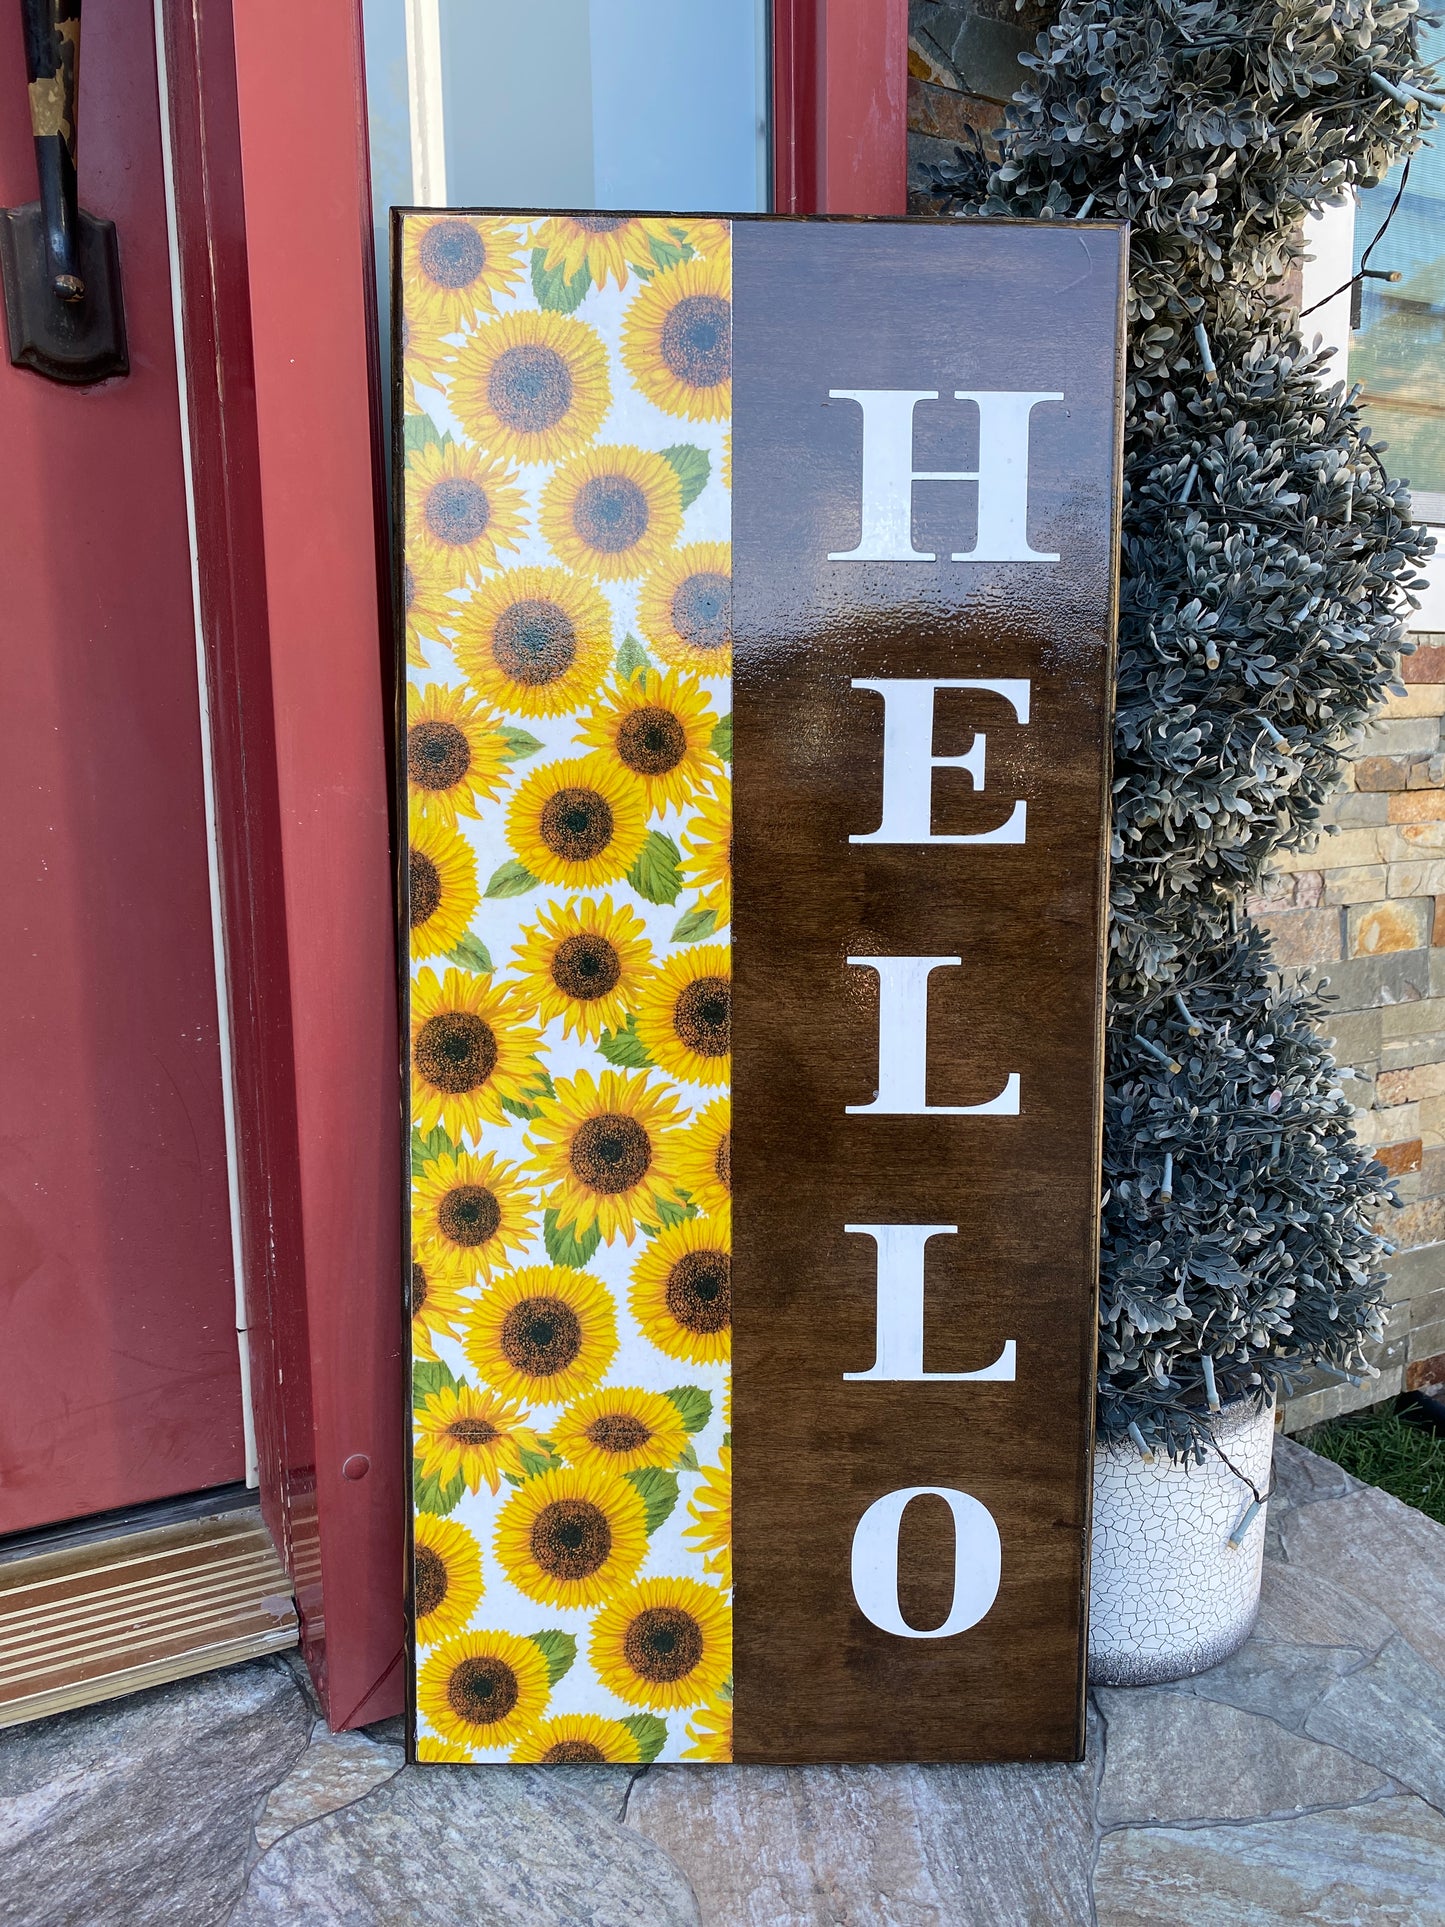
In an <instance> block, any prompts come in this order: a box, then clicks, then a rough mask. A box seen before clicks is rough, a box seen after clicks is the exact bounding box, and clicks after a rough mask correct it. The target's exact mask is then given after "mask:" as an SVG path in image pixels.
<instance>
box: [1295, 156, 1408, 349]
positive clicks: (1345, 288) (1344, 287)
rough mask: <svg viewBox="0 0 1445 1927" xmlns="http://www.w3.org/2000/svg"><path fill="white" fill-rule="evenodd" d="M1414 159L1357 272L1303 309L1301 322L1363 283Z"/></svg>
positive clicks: (1406, 168) (1397, 203)
mask: <svg viewBox="0 0 1445 1927" xmlns="http://www.w3.org/2000/svg"><path fill="white" fill-rule="evenodd" d="M1414 158H1415V156H1414V155H1413V154H1407V155H1406V156H1405V165H1404V167H1403V168H1402V169H1401V171H1400V185H1399V186H1398V187H1397V188H1396V189H1395V198H1394V200H1393V201H1391V203H1390V211H1389V213H1388V214H1387V215H1386V216H1385V218H1384V220H1383V221H1381V223H1380V225H1379V226H1378V227H1377V228H1376V229H1375V235H1374V239H1373V240H1372V241H1371V242H1370V245H1369V246H1368V247H1367V248H1366V249H1365V251H1364V253H1363V254H1362V255H1361V256H1360V265H1359V267H1358V268H1356V270H1355V272H1354V273H1353V274H1352V275H1351V276H1350V278H1349V280H1348V281H1346V282H1344V283H1342V284H1341V286H1339V287H1338V288H1336V289H1335V291H1334V293H1333V294H1327V295H1326V296H1325V297H1324V299H1323V300H1322V301H1312V302H1311V303H1310V305H1309V306H1308V307H1307V308H1301V309H1300V312H1299V318H1300V320H1301V321H1303V320H1304V318H1305V316H1306V315H1307V314H1313V313H1314V311H1315V309H1316V308H1327V307H1328V306H1329V304H1330V303H1331V302H1332V301H1334V300H1337V299H1338V297H1339V296H1340V295H1342V294H1347V293H1348V292H1349V290H1350V289H1351V288H1352V287H1354V285H1355V283H1356V282H1357V281H1361V280H1363V279H1364V274H1365V269H1366V267H1367V266H1368V265H1369V260H1370V256H1371V255H1372V254H1373V253H1374V252H1375V249H1376V247H1377V246H1378V245H1379V242H1380V237H1381V236H1382V235H1383V234H1384V232H1385V229H1386V228H1387V227H1388V226H1389V225H1390V223H1391V221H1393V220H1394V218H1395V210H1396V209H1397V208H1398V207H1399V205H1400V198H1401V196H1402V195H1403V194H1404V192H1405V183H1406V182H1407V181H1408V180H1409V178H1410V163H1411V161H1412V160H1414Z"/></svg>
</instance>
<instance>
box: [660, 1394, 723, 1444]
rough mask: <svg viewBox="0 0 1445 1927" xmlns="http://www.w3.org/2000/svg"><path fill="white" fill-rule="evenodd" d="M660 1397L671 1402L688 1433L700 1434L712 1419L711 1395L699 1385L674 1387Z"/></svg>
mask: <svg viewBox="0 0 1445 1927" xmlns="http://www.w3.org/2000/svg"><path fill="white" fill-rule="evenodd" d="M662 1396H663V1397H664V1398H668V1399H671V1400H672V1402H673V1404H674V1405H675V1406H676V1407H677V1412H678V1417H679V1418H680V1419H681V1420H682V1422H683V1425H684V1426H685V1428H686V1429H687V1430H688V1431H689V1432H700V1431H701V1430H702V1428H703V1427H704V1426H705V1425H706V1424H707V1422H708V1420H709V1419H710V1418H711V1417H712V1393H711V1392H705V1391H704V1390H703V1388H702V1386H701V1385H674V1386H673V1388H672V1390H671V1391H670V1392H664V1393H663V1395H662Z"/></svg>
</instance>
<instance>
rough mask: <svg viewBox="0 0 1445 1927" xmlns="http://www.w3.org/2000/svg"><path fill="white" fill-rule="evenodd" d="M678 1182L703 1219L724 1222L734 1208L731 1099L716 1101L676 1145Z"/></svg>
mask: <svg viewBox="0 0 1445 1927" xmlns="http://www.w3.org/2000/svg"><path fill="white" fill-rule="evenodd" d="M677 1181H678V1183H679V1185H681V1187H682V1189H683V1190H684V1191H686V1193H687V1195H688V1196H689V1197H690V1198H691V1199H692V1201H693V1203H694V1204H695V1205H696V1206H697V1208H698V1210H699V1211H701V1212H702V1213H703V1214H704V1215H705V1216H706V1217H709V1218H721V1219H723V1220H727V1219H728V1218H729V1217H730V1215H731V1212H732V1205H733V1164H732V1099H731V1098H730V1097H715V1098H714V1099H713V1101H712V1103H711V1104H709V1105H708V1106H707V1108H706V1109H705V1110H701V1111H699V1112H698V1113H697V1115H696V1116H695V1117H694V1118H692V1119H691V1120H690V1122H689V1124H688V1127H687V1129H686V1131H685V1132H684V1133H683V1135H682V1136H681V1137H680V1138H679V1139H678V1143H677Z"/></svg>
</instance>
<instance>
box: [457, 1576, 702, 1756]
mask: <svg viewBox="0 0 1445 1927" xmlns="http://www.w3.org/2000/svg"><path fill="white" fill-rule="evenodd" d="M588 1655H589V1657H590V1659H591V1662H592V1669H593V1671H594V1672H595V1673H596V1675H597V1677H598V1679H599V1680H600V1681H601V1682H602V1684H603V1685H604V1686H605V1687H606V1688H607V1690H608V1692H609V1693H615V1694H616V1695H617V1697H618V1699H620V1700H624V1701H625V1702H626V1703H627V1705H629V1706H649V1707H653V1708H655V1709H657V1710H665V1709H666V1708H667V1707H670V1706H692V1705H695V1704H696V1703H697V1701H699V1700H710V1699H713V1698H715V1697H716V1696H717V1694H718V1693H719V1692H720V1691H721V1688H722V1685H723V1682H724V1680H725V1679H726V1678H727V1676H728V1673H729V1671H730V1670H731V1668H732V1616H731V1614H730V1613H729V1612H728V1605H727V1600H726V1598H725V1597H724V1595H723V1594H722V1593H721V1592H720V1591H719V1590H718V1588H717V1587H716V1586H704V1585H702V1584H701V1583H700V1582H699V1581H698V1580H696V1579H644V1580H643V1581H642V1582H641V1584H640V1585H636V1586H633V1587H632V1588H631V1589H630V1590H629V1591H628V1592H625V1593H623V1594H622V1595H621V1596H620V1597H619V1598H616V1599H611V1600H609V1601H608V1603H607V1604H606V1605H605V1606H604V1607H603V1608H602V1610H601V1611H600V1612H599V1613H598V1615H597V1617H596V1618H595V1619H594V1620H593V1622H592V1636H591V1641H590V1644H589V1647H588ZM428 1717H430V1715H428ZM436 1723H437V1722H436V1721H434V1720H433V1722H432V1724H433V1725H435V1724H436Z"/></svg>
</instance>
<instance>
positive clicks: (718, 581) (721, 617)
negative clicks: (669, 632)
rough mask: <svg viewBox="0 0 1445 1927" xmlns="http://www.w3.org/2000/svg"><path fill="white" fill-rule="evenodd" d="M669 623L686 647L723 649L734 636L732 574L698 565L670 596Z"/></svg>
mask: <svg viewBox="0 0 1445 1927" xmlns="http://www.w3.org/2000/svg"><path fill="white" fill-rule="evenodd" d="M672 626H673V628H674V629H676V631H677V633H678V634H679V635H680V636H681V637H682V639H683V641H684V642H685V643H686V644H687V646H688V648H689V649H699V650H711V649H726V648H727V646H728V644H729V643H730V642H731V641H732V638H733V584H732V577H731V576H727V575H721V574H719V573H718V571H717V570H715V569H699V570H698V572H697V574H696V575H690V576H689V577H688V578H687V580H686V581H685V582H680V583H679V584H678V585H677V588H676V590H675V591H674V593H673V598H672Z"/></svg>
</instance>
